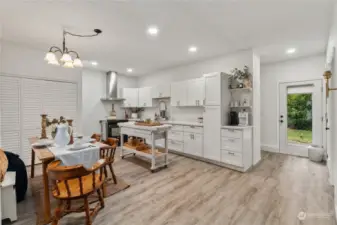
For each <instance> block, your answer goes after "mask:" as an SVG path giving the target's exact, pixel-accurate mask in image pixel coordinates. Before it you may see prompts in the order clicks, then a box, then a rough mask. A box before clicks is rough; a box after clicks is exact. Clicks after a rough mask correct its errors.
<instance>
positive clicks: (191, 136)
mask: <svg viewBox="0 0 337 225" xmlns="http://www.w3.org/2000/svg"><path fill="white" fill-rule="evenodd" d="M202 146H203V135H202V134H197V133H184V153H186V154H190V155H195V156H199V157H202V156H203V150H202Z"/></svg>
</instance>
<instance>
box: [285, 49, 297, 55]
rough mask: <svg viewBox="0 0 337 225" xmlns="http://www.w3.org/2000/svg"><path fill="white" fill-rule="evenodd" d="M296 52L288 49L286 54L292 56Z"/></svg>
mask: <svg viewBox="0 0 337 225" xmlns="http://www.w3.org/2000/svg"><path fill="white" fill-rule="evenodd" d="M295 52H296V48H288V49H287V51H286V53H287V54H289V55H291V54H294V53H295Z"/></svg>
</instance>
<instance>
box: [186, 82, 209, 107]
mask: <svg viewBox="0 0 337 225" xmlns="http://www.w3.org/2000/svg"><path fill="white" fill-rule="evenodd" d="M204 103H205V79H204V78H203V77H201V78H197V79H192V80H188V81H187V105H188V106H203V105H204Z"/></svg>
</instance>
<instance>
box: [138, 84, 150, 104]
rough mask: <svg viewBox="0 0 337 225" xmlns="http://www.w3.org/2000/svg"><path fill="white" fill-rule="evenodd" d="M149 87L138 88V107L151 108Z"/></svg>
mask: <svg viewBox="0 0 337 225" xmlns="http://www.w3.org/2000/svg"><path fill="white" fill-rule="evenodd" d="M151 89H152V88H151V87H143V88H139V89H138V91H139V93H138V96H139V99H138V101H139V102H138V105H139V107H151V106H152V97H151V91H152V90H151Z"/></svg>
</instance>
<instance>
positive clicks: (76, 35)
mask: <svg viewBox="0 0 337 225" xmlns="http://www.w3.org/2000/svg"><path fill="white" fill-rule="evenodd" d="M63 32H64V34H65V35H66V34H69V35H71V36H75V37H95V36H98V35H99V34H100V33H101V32H96V31H95V32H96V33H95V34H86V35H82V34H74V33H70V32H68V31H66V30H64V31H63Z"/></svg>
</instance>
